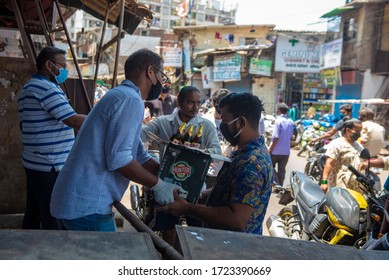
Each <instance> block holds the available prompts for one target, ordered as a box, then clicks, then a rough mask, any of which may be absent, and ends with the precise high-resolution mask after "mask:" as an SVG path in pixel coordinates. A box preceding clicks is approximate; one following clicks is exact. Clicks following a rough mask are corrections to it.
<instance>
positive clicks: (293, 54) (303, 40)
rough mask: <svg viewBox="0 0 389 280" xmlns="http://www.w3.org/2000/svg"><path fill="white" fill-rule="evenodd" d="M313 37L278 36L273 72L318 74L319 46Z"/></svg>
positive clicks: (317, 39)
mask: <svg viewBox="0 0 389 280" xmlns="http://www.w3.org/2000/svg"><path fill="white" fill-rule="evenodd" d="M323 39H324V37H323V38H319V37H318V36H314V35H305V36H297V35H296V36H295V35H291V36H289V35H278V37H277V47H276V62H275V68H274V70H275V71H277V72H292V73H319V70H320V45H321V44H322V41H323Z"/></svg>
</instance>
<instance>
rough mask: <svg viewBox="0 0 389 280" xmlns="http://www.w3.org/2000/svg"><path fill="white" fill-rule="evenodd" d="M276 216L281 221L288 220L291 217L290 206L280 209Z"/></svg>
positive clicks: (291, 210)
mask: <svg viewBox="0 0 389 280" xmlns="http://www.w3.org/2000/svg"><path fill="white" fill-rule="evenodd" d="M278 216H279V217H280V218H281V220H283V221H287V220H289V219H290V218H291V217H292V216H293V209H292V207H290V206H286V207H284V208H282V209H281V211H280V212H279V213H278Z"/></svg>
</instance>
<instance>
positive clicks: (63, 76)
mask: <svg viewBox="0 0 389 280" xmlns="http://www.w3.org/2000/svg"><path fill="white" fill-rule="evenodd" d="M52 64H53V65H54V66H55V68H57V69H58V71H59V74H58V75H55V74H54V73H53V72H51V71H50V70H49V71H50V73H51V74H53V76H54V79H55V81H56V82H57V84H62V83H63V82H65V81H66V80H67V78H68V75H69V71H68V69H66V68H58V67H57V66H56V65H55V64H54V63H52Z"/></svg>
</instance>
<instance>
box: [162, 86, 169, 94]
mask: <svg viewBox="0 0 389 280" xmlns="http://www.w3.org/2000/svg"><path fill="white" fill-rule="evenodd" d="M169 92H170V87H163V88H162V93H169Z"/></svg>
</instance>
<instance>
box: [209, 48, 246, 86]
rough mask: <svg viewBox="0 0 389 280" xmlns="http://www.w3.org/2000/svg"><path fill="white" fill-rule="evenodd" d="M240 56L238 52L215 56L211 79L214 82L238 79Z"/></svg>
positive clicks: (240, 63)
mask: <svg viewBox="0 0 389 280" xmlns="http://www.w3.org/2000/svg"><path fill="white" fill-rule="evenodd" d="M241 66H242V57H241V56H240V55H239V54H229V55H221V56H216V57H215V59H214V61H213V80H214V81H215V82H223V81H240V80H241V77H240V69H241Z"/></svg>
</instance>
